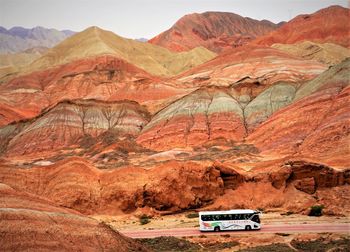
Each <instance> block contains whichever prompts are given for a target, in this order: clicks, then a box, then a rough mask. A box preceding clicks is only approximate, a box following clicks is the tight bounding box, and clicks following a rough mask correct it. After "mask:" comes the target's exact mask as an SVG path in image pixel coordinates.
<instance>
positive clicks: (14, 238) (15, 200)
mask: <svg viewBox="0 0 350 252" xmlns="http://www.w3.org/2000/svg"><path fill="white" fill-rule="evenodd" d="M0 219H1V222H0V244H1V250H2V251H14V250H21V251H24V250H25V251H40V250H49V251H63V250H64V251H105V250H109V251H112V250H118V251H121V252H123V251H147V249H146V248H144V247H143V246H142V245H140V244H138V243H137V242H135V241H133V240H132V239H130V238H127V237H125V236H123V235H121V234H119V233H118V232H116V231H114V230H112V229H111V228H110V227H108V226H107V225H106V224H103V223H98V222H97V221H96V220H94V219H92V218H88V217H85V216H83V215H82V214H80V213H78V212H76V211H73V210H70V209H66V208H61V207H57V206H55V205H54V203H52V202H50V201H47V200H45V199H42V198H39V197H37V196H34V195H31V194H28V193H23V192H20V191H16V190H14V189H13V188H11V187H9V186H7V185H5V184H0Z"/></svg>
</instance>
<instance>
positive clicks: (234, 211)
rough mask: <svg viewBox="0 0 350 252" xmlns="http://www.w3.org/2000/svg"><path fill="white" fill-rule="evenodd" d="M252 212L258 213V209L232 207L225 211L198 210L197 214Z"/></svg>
mask: <svg viewBox="0 0 350 252" xmlns="http://www.w3.org/2000/svg"><path fill="white" fill-rule="evenodd" d="M252 213H258V211H254V210H250V209H233V210H227V211H202V212H199V215H206V214H252Z"/></svg>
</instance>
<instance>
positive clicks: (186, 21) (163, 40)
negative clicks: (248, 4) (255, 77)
mask: <svg viewBox="0 0 350 252" xmlns="http://www.w3.org/2000/svg"><path fill="white" fill-rule="evenodd" d="M277 27H278V25H276V24H274V23H272V22H270V21H267V20H262V21H258V20H254V19H251V18H247V17H241V16H239V15H237V14H234V13H228V12H204V13H201V14H198V13H194V14H189V15H186V16H184V17H182V18H180V19H179V20H178V21H177V22H176V23H175V24H174V25H173V26H172V27H171V28H170V29H169V30H167V31H165V32H163V33H161V34H159V35H157V36H156V37H154V38H152V39H150V40H149V41H148V42H149V43H151V44H154V45H159V46H162V47H165V48H168V49H169V50H172V51H177V52H178V51H180V52H181V51H189V50H191V49H193V48H195V47H198V46H203V47H205V48H207V49H209V50H211V51H213V52H217V53H219V52H221V51H222V50H224V49H227V48H228V49H229V48H233V47H237V46H241V45H244V44H246V43H248V42H249V41H251V40H253V39H255V38H257V37H259V36H262V35H265V34H267V33H269V32H271V31H273V30H275V29H277Z"/></svg>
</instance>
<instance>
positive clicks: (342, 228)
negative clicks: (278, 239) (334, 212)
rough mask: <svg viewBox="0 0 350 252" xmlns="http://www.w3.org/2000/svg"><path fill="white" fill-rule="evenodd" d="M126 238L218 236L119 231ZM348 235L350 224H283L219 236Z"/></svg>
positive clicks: (176, 230)
mask: <svg viewBox="0 0 350 252" xmlns="http://www.w3.org/2000/svg"><path fill="white" fill-rule="evenodd" d="M120 232H121V233H123V234H124V235H126V236H129V237H132V238H153V237H158V236H178V237H182V236H199V235H201V234H205V235H218V233H216V232H200V231H199V230H198V228H174V229H153V230H121V231H120ZM323 232H327V233H348V234H350V223H323V224H284V225H263V226H262V228H261V230H254V231H225V232H220V233H219V234H231V235H235V234H261V233H323Z"/></svg>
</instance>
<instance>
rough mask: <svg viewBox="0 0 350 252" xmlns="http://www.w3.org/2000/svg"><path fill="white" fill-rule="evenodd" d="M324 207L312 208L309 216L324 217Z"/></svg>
mask: <svg viewBox="0 0 350 252" xmlns="http://www.w3.org/2000/svg"><path fill="white" fill-rule="evenodd" d="M323 208H324V206H323V205H316V206H312V207H311V210H310V213H309V216H322V210H323Z"/></svg>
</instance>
